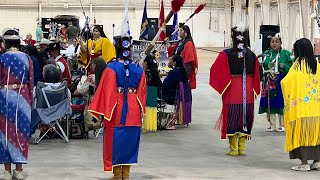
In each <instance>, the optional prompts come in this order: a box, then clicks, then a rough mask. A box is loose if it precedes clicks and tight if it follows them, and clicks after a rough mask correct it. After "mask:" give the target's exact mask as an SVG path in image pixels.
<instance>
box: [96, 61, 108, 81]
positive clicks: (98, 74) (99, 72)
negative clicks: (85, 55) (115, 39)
mask: <svg viewBox="0 0 320 180" xmlns="http://www.w3.org/2000/svg"><path fill="white" fill-rule="evenodd" d="M93 64H94V65H95V68H94V75H95V80H94V81H95V84H96V86H97V87H98V85H99V83H100V80H101V76H102V73H103V71H104V70H105V69H106V65H107V64H106V62H105V61H104V60H103V59H102V58H99V57H98V58H96V59H95V60H94V61H93Z"/></svg>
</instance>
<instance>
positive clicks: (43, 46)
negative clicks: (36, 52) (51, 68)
mask: <svg viewBox="0 0 320 180" xmlns="http://www.w3.org/2000/svg"><path fill="white" fill-rule="evenodd" d="M51 43H52V41H49V40H48V39H46V38H43V39H41V41H40V43H39V46H40V51H45V50H46V49H47V48H48V47H49V44H51Z"/></svg>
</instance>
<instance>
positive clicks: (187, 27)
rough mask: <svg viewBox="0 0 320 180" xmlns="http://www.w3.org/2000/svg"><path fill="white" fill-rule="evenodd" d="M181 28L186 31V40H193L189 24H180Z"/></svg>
mask: <svg viewBox="0 0 320 180" xmlns="http://www.w3.org/2000/svg"><path fill="white" fill-rule="evenodd" d="M181 28H182V29H183V30H184V32H186V33H187V35H186V37H185V39H186V40H191V41H193V39H192V36H191V31H190V28H189V26H187V25H182V26H181Z"/></svg>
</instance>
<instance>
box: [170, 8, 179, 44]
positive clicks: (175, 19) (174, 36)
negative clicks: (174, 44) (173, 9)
mask: <svg viewBox="0 0 320 180" xmlns="http://www.w3.org/2000/svg"><path fill="white" fill-rule="evenodd" d="M177 28H179V25H178V13H174V16H173V23H172V29H171V34H172V33H173V32H175V30H176V29H177ZM171 40H172V41H177V40H178V31H177V32H175V33H174V34H172V35H171Z"/></svg>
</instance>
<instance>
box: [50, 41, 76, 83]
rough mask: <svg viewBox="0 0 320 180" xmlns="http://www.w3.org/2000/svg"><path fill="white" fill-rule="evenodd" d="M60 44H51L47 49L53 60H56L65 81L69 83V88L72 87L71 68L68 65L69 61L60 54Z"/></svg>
mask: <svg viewBox="0 0 320 180" xmlns="http://www.w3.org/2000/svg"><path fill="white" fill-rule="evenodd" d="M60 49H61V47H60V44H59V43H51V44H50V45H49V47H48V49H47V51H48V52H49V54H50V57H51V58H54V60H55V61H56V63H57V66H58V67H59V69H60V70H61V72H62V77H63V79H65V80H67V81H68V86H71V75H70V70H69V66H68V64H67V61H66V60H65V59H64V58H63V57H62V55H61V54H60Z"/></svg>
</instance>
